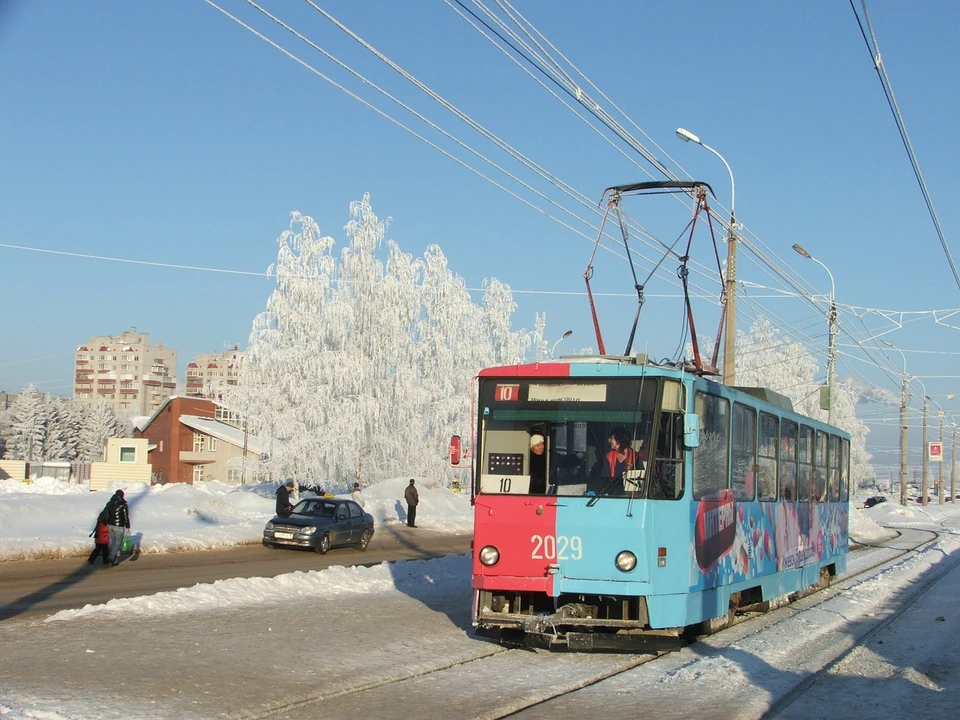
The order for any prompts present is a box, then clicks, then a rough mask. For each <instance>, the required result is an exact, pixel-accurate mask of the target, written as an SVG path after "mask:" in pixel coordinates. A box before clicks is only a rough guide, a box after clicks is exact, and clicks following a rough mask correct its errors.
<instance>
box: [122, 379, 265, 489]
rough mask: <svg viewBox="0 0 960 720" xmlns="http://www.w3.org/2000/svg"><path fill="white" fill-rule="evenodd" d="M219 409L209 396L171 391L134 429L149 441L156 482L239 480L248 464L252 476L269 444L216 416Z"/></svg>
mask: <svg viewBox="0 0 960 720" xmlns="http://www.w3.org/2000/svg"><path fill="white" fill-rule="evenodd" d="M217 410H218V408H217V406H216V404H215V403H214V402H213V401H212V400H207V399H205V398H194V397H171V398H168V399H167V401H166V402H165V403H164V404H163V406H161V407H160V408H159V409H158V410H157V411H156V412H155V413H154V414H153V415H152V416H151V417H150V418H149V419H148V420H146V421H145V422H140V423H138V426H137V427H136V428H135V429H134V431H133V434H134V437H137V438H146V439H147V440H148V442H149V445H148V448H149V457H150V464H151V465H152V466H153V482H156V483H171V482H181V483H191V484H192V483H195V482H200V481H203V480H219V481H220V482H224V483H231V484H236V485H239V484H241V483H243V482H244V477H243V475H244V471H245V470H247V471H249V472H248V473H247V474H248V475H250V476H251V477H252V476H253V474H254V473H255V471H256V469H257V468H258V467H259V465H260V456H261V454H262V453H263V452H265V450H266V448H264V447H262V443H261V441H260V438H258V437H257V436H255V435H252V434H250V433H248V432H246V431H245V430H243V429H242V428H238V427H235V426H234V425H230V424H229V423H226V422H223V421H222V420H219V419H217V418H218V415H219V413H218V412H217Z"/></svg>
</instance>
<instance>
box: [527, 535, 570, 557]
mask: <svg viewBox="0 0 960 720" xmlns="http://www.w3.org/2000/svg"><path fill="white" fill-rule="evenodd" d="M530 542H531V544H532V545H533V551H532V552H531V553H530V558H531V559H532V560H580V559H581V558H582V557H583V541H582V540H581V539H580V536H579V535H571V536H570V537H567V536H566V535H557V536H553V535H534V536H532V537H531V538H530Z"/></svg>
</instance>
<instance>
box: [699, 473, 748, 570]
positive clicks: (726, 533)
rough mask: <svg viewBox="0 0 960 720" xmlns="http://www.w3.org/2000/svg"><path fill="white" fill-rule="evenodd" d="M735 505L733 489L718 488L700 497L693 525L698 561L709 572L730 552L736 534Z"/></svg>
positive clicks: (701, 567)
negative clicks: (712, 492) (710, 493)
mask: <svg viewBox="0 0 960 720" xmlns="http://www.w3.org/2000/svg"><path fill="white" fill-rule="evenodd" d="M735 518H736V506H735V505H734V502H733V490H730V489H725V490H718V491H717V492H716V493H714V494H712V495H708V496H707V497H705V498H703V499H702V500H701V501H700V506H699V507H698V508H697V519H696V524H695V527H694V543H693V544H694V550H695V551H696V556H697V564H698V565H699V566H700V569H701V570H703V571H704V572H708V571H709V570H711V569H712V568H713V566H714V565H716V564H717V563H718V562H719V561H720V559H721V558H722V557H723V556H724V555H726V554H727V553H728V552H730V549H731V548H732V547H733V540H734V538H735V537H736V533H737V527H736V523H735Z"/></svg>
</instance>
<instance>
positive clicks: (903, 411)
mask: <svg viewBox="0 0 960 720" xmlns="http://www.w3.org/2000/svg"><path fill="white" fill-rule="evenodd" d="M907 398H908V395H907V374H906V373H904V374H903V393H902V395H901V397H900V504H901V505H906V504H907V403H908V399H907Z"/></svg>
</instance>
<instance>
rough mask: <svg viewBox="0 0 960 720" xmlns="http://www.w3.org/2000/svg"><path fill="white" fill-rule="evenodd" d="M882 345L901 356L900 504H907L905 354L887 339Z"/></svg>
mask: <svg viewBox="0 0 960 720" xmlns="http://www.w3.org/2000/svg"><path fill="white" fill-rule="evenodd" d="M881 342H882V343H883V344H884V345H888V346H889V347H892V348H893V349H894V350H896V351H897V352H898V353H900V357H901V358H903V374H902V375H901V376H900V390H901V394H900V504H901V505H906V504H907V402H908V400H907V356H906V355H904V354H903V350H901V349H900V348H898V347H897V346H896V345H894V344H893V343H892V342H890V341H889V340H883V339H882V338H881Z"/></svg>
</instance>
